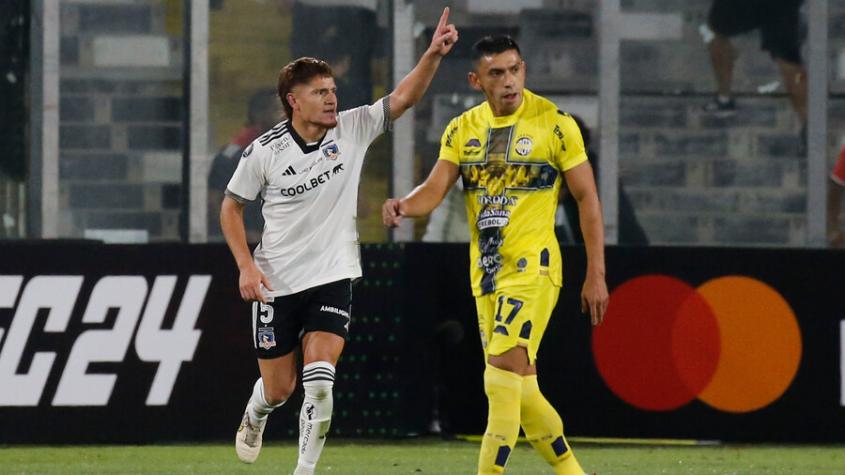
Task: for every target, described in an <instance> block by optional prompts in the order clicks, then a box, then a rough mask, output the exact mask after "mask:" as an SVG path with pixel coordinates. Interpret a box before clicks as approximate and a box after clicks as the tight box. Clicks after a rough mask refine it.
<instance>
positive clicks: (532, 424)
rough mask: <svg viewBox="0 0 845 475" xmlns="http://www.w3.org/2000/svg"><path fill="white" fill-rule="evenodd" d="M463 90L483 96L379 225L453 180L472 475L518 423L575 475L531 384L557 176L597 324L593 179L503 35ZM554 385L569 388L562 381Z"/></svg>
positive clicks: (430, 205) (575, 135) (571, 129)
mask: <svg viewBox="0 0 845 475" xmlns="http://www.w3.org/2000/svg"><path fill="white" fill-rule="evenodd" d="M473 49H474V57H475V61H474V68H473V71H472V72H470V73H469V82H470V84H471V85H472V87H473V88H475V89H477V90H480V91H481V92H482V93H483V94H484V97H485V99H486V101H485V102H484V103H482V104H481V105H479V106H476V107H473V108H472V109H469V110H468V111H466V112H464V113H463V114H461V115H460V116H459V117H456V118H455V119H453V120H452V121H451V122H450V123H449V126H448V127H447V128H446V131H445V132H444V134H443V138H442V140H441V146H440V157H439V160H438V161H437V163H436V165H435V166H434V168H433V169H432V171H431V174H430V175H429V176H428V178H427V179H426V181H425V182H424V183H423V184H422V185H420V186H418V187H417V188H416V189H414V190H413V191H412V192H411V193H410V194H408V196H406V197H404V198H402V199H389V200H387V201H385V203H384V206H383V207H382V213H383V218H384V223H385V225H387V226H397V225H398V224H399V222H400V220H401V219H402V217H404V216H409V217H417V216H424V215H426V214H428V213H430V212H431V211H432V210H433V209H434V208H435V207H437V205H438V204H440V202H441V201H442V200H443V197H444V196H445V195H446V193H447V192H448V191H449V189H450V188H451V187H452V185H453V184H454V182H455V180H457V179H458V177H460V178H461V180H462V182H463V187H464V193H465V196H466V209H467V214H468V217H469V223H470V228H471V233H472V238H471V240H470V258H471V260H470V268H471V271H470V272H471V280H472V293H473V295H474V296H475V301H476V308H477V310H478V325H479V329H480V331H481V341H482V347H483V349H484V355H485V359H486V363H487V364H486V369H485V371H484V390H485V393H486V394H487V400H488V405H489V412H488V418H487V429H486V431H485V433H484V437H483V440H482V443H481V454H480V455H479V459H478V473H479V474H484V475H486V474H499V473H503V472H504V471H505V465H506V464H507V461H508V456H509V455H510V452H511V450H512V449H513V446H514V444H515V443H516V439H517V436H518V435H519V428H520V425H521V426H522V429H523V430H524V431H525V435H526V437H527V438H528V440H529V441H530V442H531V444H532V445H533V446H534V448H535V449H536V450H537V451H538V452H539V453H540V455H541V456H542V457H543V458H544V459H545V460H546V461H547V462H548V463H549V464H550V465H551V466H552V467H553V468H554V471H555V473H557V474H565V475H583V473H584V471H583V470H582V468H581V466H580V465H579V464H578V461H577V460H576V459H575V457H574V456H573V455H572V451H571V450H570V448H569V444H568V443H567V441H566V438H565V437H564V435H563V423H562V422H561V419H560V416H559V415H558V413H557V412H556V411H555V409H554V408H553V407H552V406H551V404H549V402H548V401H547V400H546V398H545V397H543V395H542V393H541V392H540V388H539V386H538V385H537V366H536V357H537V349H538V347H539V345H540V339H541V338H542V336H543V333H544V331H545V329H546V325H547V324H548V321H549V317H550V316H551V313H552V310H553V309H554V307H555V304H556V303H557V299H558V294H559V292H560V286H561V285H562V276H561V273H562V265H561V255H560V246H559V244H558V242H557V240H556V238H555V234H554V214H555V208H556V206H557V197H558V191H559V189H560V186H561V181H562V179H565V180H566V184H567V186H568V187H569V190H570V191H571V193H572V195H573V196H574V197H575V198H576V200H577V201H578V210H579V213H580V215H581V228H582V232H583V234H584V241H585V245H586V250H587V274H586V280H585V282H584V287H583V290H582V291H581V306H582V311H584V312H587V311H588V312H589V314H590V317H591V319H592V323H593V325H598V324H599V323H600V322H601V321H602V319H603V318H604V313H605V310H606V308H607V302H608V293H607V284H606V283H605V279H604V232H603V224H602V218H601V207H600V205H599V200H598V195H597V193H596V185H595V179H594V178H593V172H592V169H591V168H590V164H589V162H587V156H586V154H585V152H584V144H583V141H582V139H581V133H580V131H579V129H578V126H577V125H576V123H575V121H574V120H573V119H572V117H570V116H569V115H568V114H566V113H564V112H560V111H559V110H558V109H557V107H556V106H555V105H554V104H553V103H552V102H551V101H549V100H547V99H545V98H543V97H540V96H538V95H536V94H533V93H532V92H531V91H528V90H526V89H524V84H525V62H524V61H523V60H522V55H521V54H520V50H519V46H517V44H516V43H515V42H514V41H513V40H512V39H511V38H510V37H508V36H496V37H489V36H488V37H485V38H483V39H481V40H480V41H479V42H478V43H476V44H475V45H474V47H473ZM561 384H566V381H562V382H561Z"/></svg>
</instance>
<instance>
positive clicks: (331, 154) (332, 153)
mask: <svg viewBox="0 0 845 475" xmlns="http://www.w3.org/2000/svg"><path fill="white" fill-rule="evenodd" d="M338 155H340V150H339V149H338V148H337V144H336V143H332V144H329V145H326V146H325V147H323V156H325V157H326V158H327V159H329V160H335V159H337V157H338Z"/></svg>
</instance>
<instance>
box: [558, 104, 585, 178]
mask: <svg viewBox="0 0 845 475" xmlns="http://www.w3.org/2000/svg"><path fill="white" fill-rule="evenodd" d="M556 116H557V119H556V121H555V122H556V123H555V129H554V133H555V143H556V144H557V151H556V155H555V162H556V163H557V166H558V168H559V169H560V170H562V171H566V170H569V169H571V168H573V167H575V166H577V165H580V164H582V163H583V162H586V161H587V152H586V151H585V150H584V139H583V137H581V129H579V128H578V124H577V123H575V119H573V118H572V116H570V115H569V114H566V113H564V112H560V111H558V112H557V113H556Z"/></svg>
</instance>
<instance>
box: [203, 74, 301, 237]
mask: <svg viewBox="0 0 845 475" xmlns="http://www.w3.org/2000/svg"><path fill="white" fill-rule="evenodd" d="M284 118H285V117H284V110H283V109H282V104H281V102H280V101H279V98H278V96H277V94H276V90H275V89H262V90H260V91H258V92H256V93H255V94H253V95H252V97H251V98H250V99H249V104H248V107H247V121H246V124H244V126H243V128H242V129H241V130H240V131H239V132H238V133H237V134H235V136H234V137H232V139H231V140H230V141H229V143H228V144H227V145H225V146H224V147H223V148H221V149H220V151H219V152H217V155H215V156H214V158H213V159H212V163H211V170H210V171H209V174H208V238H209V240H213V241H219V240H220V239H222V233H221V231H220V205H221V203H223V192H224V191H226V185H227V184H228V183H229V179H230V178H232V173H234V172H235V168H237V166H238V161H239V160H240V158H241V154H242V153H243V151H244V149H245V148H246V147H247V146H248V145H249V144H250V143H252V141H253V140H255V139H256V138H258V136H259V135H261V134H263V133H264V132H266V131H267V130H269V129H271V128H272V127H273V126H274V125H276V124H277V123H278V122H280V121H281V120H283V119H284ZM244 225H245V227H246V232H247V236H246V237H247V241H248V242H258V240H259V239H261V230H262V228H263V227H264V218H263V217H262V216H261V205H260V203H259V202H258V201H255V202H252V203H249V204H247V206H246V208H244Z"/></svg>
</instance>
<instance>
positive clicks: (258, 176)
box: [226, 141, 270, 203]
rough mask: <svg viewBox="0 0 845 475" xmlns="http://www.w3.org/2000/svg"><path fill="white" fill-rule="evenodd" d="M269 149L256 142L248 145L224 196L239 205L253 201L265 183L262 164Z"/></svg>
mask: <svg viewBox="0 0 845 475" xmlns="http://www.w3.org/2000/svg"><path fill="white" fill-rule="evenodd" d="M269 153H270V149H268V148H266V147H263V146H261V145H260V144H258V143H257V141H256V142H253V143H251V144H249V146H248V147H247V148H246V150H244V153H243V154H242V155H241V159H240V161H239V162H238V166H237V168H235V173H233V174H232V179H230V180H229V184H228V185H226V196H229V197H231V198H232V199H234V200H235V201H238V202H240V203H246V202H248V201H255V199H256V198H257V197H258V193H259V192H260V191H261V188H262V187H264V185H265V183H266V182H267V179H266V175H265V173H264V162H265V158H266V156H267V155H268V154H269Z"/></svg>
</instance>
